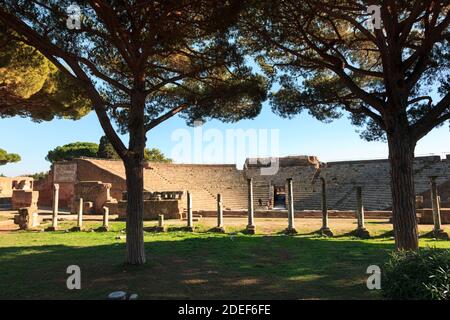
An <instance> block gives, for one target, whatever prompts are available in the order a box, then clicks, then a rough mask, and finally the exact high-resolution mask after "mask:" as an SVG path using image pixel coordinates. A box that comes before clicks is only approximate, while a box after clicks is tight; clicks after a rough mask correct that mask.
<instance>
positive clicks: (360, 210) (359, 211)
mask: <svg viewBox="0 0 450 320" xmlns="http://www.w3.org/2000/svg"><path fill="white" fill-rule="evenodd" d="M436 178H437V177H430V189H431V205H432V210H433V222H434V228H433V233H434V234H435V235H436V236H441V235H444V236H445V232H444V231H443V229H442V224H441V215H440V201H439V200H440V199H439V196H438V193H437V184H436ZM320 180H321V187H322V199H321V200H322V201H321V205H322V228H321V229H320V230H319V233H321V234H322V235H325V236H333V233H332V231H331V229H330V227H329V225H328V207H327V191H326V182H325V179H324V178H323V177H321V178H320ZM286 183H287V200H288V204H287V211H288V226H287V228H286V233H287V234H295V233H297V231H296V229H295V219H294V218H295V210H294V193H293V183H292V178H288V179H287V180H286ZM247 187H248V188H247V190H248V223H247V227H246V229H245V232H246V233H248V234H255V231H256V227H255V223H254V206H253V179H252V178H249V179H247ZM78 201H79V202H78V216H77V226H76V227H74V228H73V230H74V231H81V230H82V228H83V198H80V199H79V200H78ZM52 211H53V212H52V225H51V226H50V227H49V228H47V231H56V230H57V229H58V211H59V184H54V185H53V206H52ZM356 217H357V222H358V227H357V229H356V230H355V234H356V235H357V236H359V237H362V238H367V237H369V236H370V234H369V232H368V230H367V229H366V227H365V219H364V204H363V197H362V188H361V187H357V188H356ZM158 226H159V227H161V228H164V216H163V215H160V216H159V224H158ZM108 228H109V208H107V207H103V224H102V226H101V227H100V228H99V229H98V230H99V231H107V230H108ZM187 230H188V231H194V224H193V214H192V195H191V193H190V192H187ZM213 231H216V232H225V230H224V224H223V204H222V196H221V194H218V195H217V226H216V227H215V228H214V230H213Z"/></svg>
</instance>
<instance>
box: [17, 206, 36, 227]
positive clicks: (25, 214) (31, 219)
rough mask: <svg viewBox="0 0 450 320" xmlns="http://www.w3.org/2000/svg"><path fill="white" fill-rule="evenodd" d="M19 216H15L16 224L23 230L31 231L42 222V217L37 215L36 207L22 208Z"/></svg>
mask: <svg viewBox="0 0 450 320" xmlns="http://www.w3.org/2000/svg"><path fill="white" fill-rule="evenodd" d="M18 212H19V214H17V215H15V216H14V223H15V224H17V225H19V228H20V229H21V230H29V229H33V228H36V227H38V226H39V225H40V224H41V222H42V217H40V216H39V215H38V213H37V208H36V207H29V208H20V209H19V210H18Z"/></svg>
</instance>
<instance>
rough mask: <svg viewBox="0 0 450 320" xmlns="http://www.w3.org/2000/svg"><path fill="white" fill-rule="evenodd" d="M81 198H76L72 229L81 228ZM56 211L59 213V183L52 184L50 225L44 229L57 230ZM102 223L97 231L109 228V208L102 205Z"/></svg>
mask: <svg viewBox="0 0 450 320" xmlns="http://www.w3.org/2000/svg"><path fill="white" fill-rule="evenodd" d="M83 205H84V203H83V198H80V199H78V212H77V225H76V226H75V227H74V228H72V231H81V230H83ZM58 213H59V184H56V183H55V184H54V185H53V205H52V225H51V226H50V227H48V228H47V229H46V231H56V230H58ZM102 220H103V221H102V222H103V223H102V226H101V227H100V228H98V229H97V231H108V230H109V208H108V207H103V219H102Z"/></svg>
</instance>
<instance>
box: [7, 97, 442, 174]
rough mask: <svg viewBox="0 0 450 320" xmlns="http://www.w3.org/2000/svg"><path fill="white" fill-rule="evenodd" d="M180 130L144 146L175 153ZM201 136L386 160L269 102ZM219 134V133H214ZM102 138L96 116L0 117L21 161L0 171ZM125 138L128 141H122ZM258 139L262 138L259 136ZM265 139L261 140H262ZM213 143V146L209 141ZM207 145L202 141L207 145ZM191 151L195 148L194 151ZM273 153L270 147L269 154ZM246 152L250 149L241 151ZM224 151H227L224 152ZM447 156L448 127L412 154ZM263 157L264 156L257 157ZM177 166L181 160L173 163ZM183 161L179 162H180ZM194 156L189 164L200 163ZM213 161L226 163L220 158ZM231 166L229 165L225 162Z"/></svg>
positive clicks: (178, 125)
mask: <svg viewBox="0 0 450 320" xmlns="http://www.w3.org/2000/svg"><path fill="white" fill-rule="evenodd" d="M178 129H185V130H188V131H189V133H191V134H192V135H193V132H194V129H193V128H190V127H188V126H186V124H185V123H184V120H183V119H180V118H178V117H174V118H172V119H170V120H168V121H166V122H165V123H163V124H161V125H160V126H159V127H157V128H155V129H154V130H153V131H151V132H150V133H149V134H148V135H147V137H148V143H147V147H149V148H151V147H157V148H159V149H161V150H162V151H163V152H164V153H165V154H166V155H167V156H169V157H170V156H172V155H173V150H174V147H175V146H176V145H177V144H179V142H177V141H173V139H172V134H173V133H174V132H176V130H178ZM202 129H203V132H205V131H207V130H209V129H218V130H219V133H222V134H223V135H225V132H226V130H227V129H243V130H248V129H256V130H258V129H267V130H268V133H269V138H270V136H271V132H270V129H278V130H279V131H278V132H279V154H280V155H294V154H296V155H315V156H318V157H319V159H320V160H321V161H333V160H351V159H370V158H386V157H387V152H388V151H387V145H386V144H385V143H381V142H366V141H363V140H362V139H360V137H359V135H358V133H357V132H355V127H354V126H352V125H351V124H350V120H348V119H347V118H346V117H345V116H344V117H343V118H342V119H340V120H337V121H334V122H332V123H329V124H324V123H321V122H319V121H317V120H315V119H313V118H312V117H310V116H309V115H307V114H306V113H304V114H302V115H300V116H297V117H296V118H294V119H290V120H289V119H283V118H280V117H278V116H276V115H274V114H273V113H272V112H271V111H270V107H269V106H268V104H265V105H264V108H263V111H262V112H261V114H260V115H259V116H258V117H257V118H255V119H253V120H243V121H240V122H237V123H234V124H223V123H221V122H219V121H210V122H207V123H206V124H204V126H203V127H202ZM216 132H217V131H216ZM102 135H103V132H102V129H101V127H100V125H99V123H98V121H97V118H96V116H95V114H94V113H91V114H89V115H88V116H86V117H85V118H83V119H81V120H79V121H72V120H53V121H51V122H42V123H33V122H32V121H30V120H29V119H23V118H10V119H0V137H2V139H1V140H0V148H2V149H5V150H7V151H8V152H13V153H18V154H20V155H21V157H22V161H21V162H19V163H16V164H8V165H5V166H1V167H0V173H3V174H5V175H7V176H16V175H21V174H29V173H35V172H41V171H46V170H48V169H49V167H50V163H49V162H47V161H46V160H45V156H46V154H47V152H48V151H49V150H51V149H53V148H55V147H56V146H60V145H63V144H66V143H70V142H74V141H89V142H97V143H98V141H99V139H100V137H101V136H102ZM124 138H125V139H126V137H124ZM258 138H260V136H258ZM262 140H264V139H262ZM210 144H211V143H210ZM207 145H208V144H207V143H203V146H204V147H206V146H207ZM192 150H193V149H192ZM271 150H273V148H271V146H270V145H269V153H270V151H271ZM245 151H246V152H247V153H248V152H250V148H248V146H247V148H246V149H245ZM225 153H226V151H225ZM445 153H449V154H450V132H449V127H448V123H447V124H445V125H444V126H442V127H440V128H438V129H434V130H433V131H432V132H430V133H429V134H428V135H427V136H426V137H424V138H423V139H422V140H421V141H420V142H419V143H418V145H417V148H416V155H428V154H438V155H441V156H442V155H444V154H445ZM261 155H265V154H261ZM244 157H245V155H242V154H240V155H237V156H236V157H234V159H235V161H232V162H238V167H240V165H242V162H243V160H244ZM174 160H175V161H176V162H177V160H178V162H180V159H176V158H175V159H174ZM181 160H182V159H181ZM198 160H199V159H195V158H192V161H190V162H212V161H205V160H203V161H198ZM216 160H217V161H214V162H227V161H225V160H226V159H225V158H224V157H219V158H217V159H216ZM228 162H229V161H228Z"/></svg>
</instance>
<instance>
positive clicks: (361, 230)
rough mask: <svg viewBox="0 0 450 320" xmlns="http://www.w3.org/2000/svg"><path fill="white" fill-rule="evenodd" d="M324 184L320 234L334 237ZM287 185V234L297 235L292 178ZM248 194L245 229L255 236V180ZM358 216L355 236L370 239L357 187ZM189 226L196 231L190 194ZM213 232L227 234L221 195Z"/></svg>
mask: <svg viewBox="0 0 450 320" xmlns="http://www.w3.org/2000/svg"><path fill="white" fill-rule="evenodd" d="M321 182H322V227H321V229H320V230H319V233H320V234H322V235H324V236H328V237H332V236H333V232H332V231H331V229H330V227H329V226H328V207H327V193H326V183H325V179H323V178H321ZM286 183H287V200H288V201H287V202H288V204H287V211H288V226H287V228H286V229H285V233H286V234H296V233H297V230H296V229H295V209H294V191H293V183H292V178H288V179H287V180H286ZM247 192H248V197H247V199H248V203H247V205H248V209H247V217H248V221H247V226H246V228H245V233H247V234H255V232H256V226H255V219H254V205H253V203H254V202H253V179H252V178H249V179H247ZM356 203H357V208H356V213H357V214H356V216H357V221H358V227H357V229H356V230H355V234H356V235H357V236H359V237H362V238H366V237H369V236H370V235H369V232H368V231H367V229H366V228H365V223H364V205H363V200H362V188H361V187H357V189H356ZM186 220H187V226H186V230H188V231H194V225H193V216H192V195H191V193H190V192H188V193H187V217H186ZM212 231H216V232H225V230H224V224H223V208H222V196H221V194H218V195H217V226H216V227H215V228H213V229H212Z"/></svg>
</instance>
